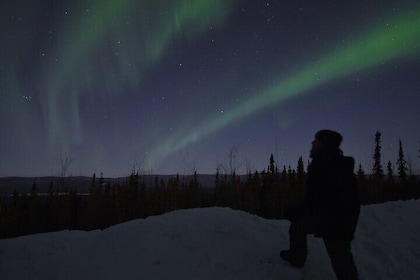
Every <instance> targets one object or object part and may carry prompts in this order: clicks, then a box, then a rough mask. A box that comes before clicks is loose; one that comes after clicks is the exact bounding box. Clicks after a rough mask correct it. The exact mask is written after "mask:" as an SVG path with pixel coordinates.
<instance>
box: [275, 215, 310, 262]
mask: <svg viewBox="0 0 420 280" xmlns="http://www.w3.org/2000/svg"><path fill="white" fill-rule="evenodd" d="M289 241H290V244H289V246H290V248H289V250H287V251H281V252H280V255H281V257H282V258H283V259H284V260H286V261H288V262H290V264H292V265H293V266H297V267H303V265H304V264H305V260H306V256H307V255H308V245H307V240H306V231H305V226H304V224H303V222H302V220H301V219H299V220H295V221H292V223H291V224H290V228H289Z"/></svg>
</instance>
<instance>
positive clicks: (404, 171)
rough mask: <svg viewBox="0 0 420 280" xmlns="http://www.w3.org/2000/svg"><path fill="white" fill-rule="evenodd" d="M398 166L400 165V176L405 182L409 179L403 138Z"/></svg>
mask: <svg viewBox="0 0 420 280" xmlns="http://www.w3.org/2000/svg"><path fill="white" fill-rule="evenodd" d="M397 166H398V177H399V178H400V182H401V183H405V182H406V181H407V162H406V161H405V159H404V151H403V147H402V142H401V139H400V140H399V148H398V160H397Z"/></svg>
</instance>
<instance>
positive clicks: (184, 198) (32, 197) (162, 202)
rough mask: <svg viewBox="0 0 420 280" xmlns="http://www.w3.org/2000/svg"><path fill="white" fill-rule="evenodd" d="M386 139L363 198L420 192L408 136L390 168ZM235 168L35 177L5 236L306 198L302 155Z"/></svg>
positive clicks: (1, 204)
mask: <svg viewBox="0 0 420 280" xmlns="http://www.w3.org/2000/svg"><path fill="white" fill-rule="evenodd" d="M380 143H381V133H380V132H379V131H378V132H377V133H376V134H375V152H374V155H373V158H374V165H373V169H372V174H371V175H366V174H365V172H364V171H363V169H362V166H361V165H359V167H358V170H357V171H356V176H357V179H358V188H359V194H360V199H361V202H362V204H364V205H366V204H373V203H382V202H387V201H394V200H408V199H418V198H420V182H419V180H418V178H417V177H416V176H414V175H413V174H411V172H410V171H409V169H408V168H407V162H406V161H405V158H404V152H403V149H402V143H401V141H400V142H399V143H400V144H399V153H398V154H399V157H398V160H397V162H396V164H397V172H394V170H393V167H392V164H391V162H388V164H387V168H386V172H385V171H384V168H383V167H382V165H381V145H380ZM231 170H232V171H231V172H230V173H223V174H221V173H220V172H219V170H217V171H216V174H215V176H214V185H213V187H208V186H206V187H204V186H202V185H201V183H200V181H199V176H198V175H197V173H194V174H193V175H191V176H187V177H185V176H184V177H180V176H178V175H176V176H174V177H172V178H170V179H169V180H166V181H165V180H163V179H162V178H159V177H158V176H156V177H155V179H154V180H153V181H152V182H150V181H149V180H146V179H145V176H142V175H139V174H136V173H134V172H133V173H132V174H131V176H129V177H128V178H127V180H126V181H125V182H123V183H121V182H116V183H115V182H114V183H112V184H111V183H110V182H106V181H105V179H104V178H103V177H102V174H101V176H100V178H96V175H95V174H94V175H93V177H92V180H91V183H90V190H89V192H88V193H77V192H76V191H65V190H66V189H67V187H66V182H65V178H64V177H63V178H62V179H63V180H62V181H61V182H60V183H58V184H56V185H54V184H53V183H51V184H50V187H49V191H48V192H47V193H38V189H37V185H36V181H35V182H34V183H33V185H32V187H31V190H30V192H29V193H19V192H17V191H15V192H14V193H13V195H11V196H3V197H0V238H9V237H16V236H20V235H27V234H33V233H40V232H51V231H59V230H64V229H70V230H94V229H104V228H106V227H109V226H112V225H115V224H119V223H123V222H126V221H129V220H132V219H138V218H146V217H149V216H152V215H160V214H163V213H165V212H169V211H173V210H177V209H186V208H201V207H212V206H222V207H230V208H232V209H238V210H243V211H246V212H249V213H252V214H256V215H259V216H261V217H264V218H276V219H284V218H288V216H289V213H290V212H291V211H293V209H294V208H295V207H296V206H297V205H298V204H299V203H300V201H301V200H302V197H303V194H304V191H305V185H306V177H307V170H306V169H305V166H304V162H303V160H302V157H300V158H299V160H298V162H297V167H296V169H293V168H292V167H291V166H290V165H289V167H288V168H286V166H283V168H282V169H279V168H278V166H277V165H276V164H275V162H274V158H273V155H271V156H270V159H269V164H268V166H267V168H266V169H264V170H263V171H261V172H257V171H256V172H255V173H248V174H247V175H246V176H238V175H236V174H235V172H234V169H231ZM394 173H395V174H394ZM148 178H149V177H148ZM338 187H339V186H338Z"/></svg>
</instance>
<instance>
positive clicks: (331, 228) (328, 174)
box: [304, 149, 360, 240]
mask: <svg viewBox="0 0 420 280" xmlns="http://www.w3.org/2000/svg"><path fill="white" fill-rule="evenodd" d="M353 170H354V159H353V158H352V157H346V156H343V155H342V152H341V150H339V149H337V150H333V151H328V152H325V153H322V154H320V155H318V156H317V157H315V158H313V160H312V162H311V164H310V166H309V169H308V181H307V189H306V197H305V200H304V212H305V216H306V217H305V218H306V221H307V222H308V223H309V224H308V227H309V228H310V231H312V233H314V234H315V236H319V237H324V238H345V239H350V240H351V239H353V237H354V232H355V230H356V225H357V221H358V219H359V213H360V200H359V194H358V188H357V180H356V177H355V175H354V173H353Z"/></svg>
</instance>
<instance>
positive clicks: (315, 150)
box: [309, 139, 322, 158]
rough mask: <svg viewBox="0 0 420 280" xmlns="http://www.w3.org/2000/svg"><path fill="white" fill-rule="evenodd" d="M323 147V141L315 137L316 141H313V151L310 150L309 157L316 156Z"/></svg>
mask: <svg viewBox="0 0 420 280" xmlns="http://www.w3.org/2000/svg"><path fill="white" fill-rule="evenodd" d="M321 149H322V143H321V142H319V141H318V140H316V139H315V140H314V141H312V148H311V151H310V152H309V157H310V158H314V157H316V156H317V155H318V154H319V153H320V151H321Z"/></svg>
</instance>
